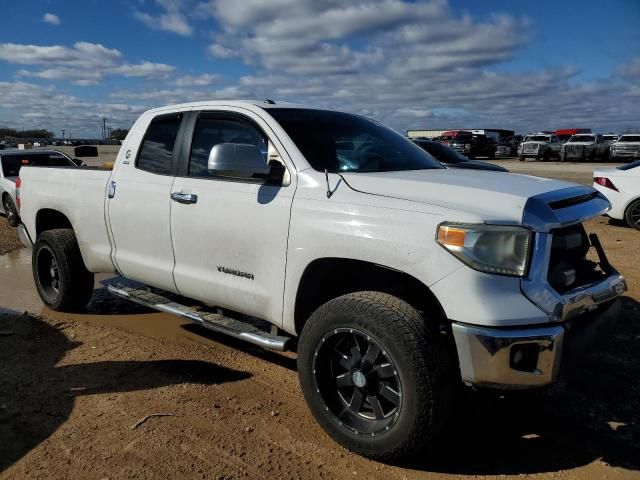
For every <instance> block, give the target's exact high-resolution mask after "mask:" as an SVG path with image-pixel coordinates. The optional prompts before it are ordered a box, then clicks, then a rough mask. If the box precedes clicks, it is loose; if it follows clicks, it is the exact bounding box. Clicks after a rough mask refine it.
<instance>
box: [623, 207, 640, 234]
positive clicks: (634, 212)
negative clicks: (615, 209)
mask: <svg viewBox="0 0 640 480" xmlns="http://www.w3.org/2000/svg"><path fill="white" fill-rule="evenodd" d="M625 220H626V221H627V224H628V225H629V226H630V227H631V228H635V229H636V230H640V199H638V200H636V201H634V202H632V203H631V205H629V206H628V207H627V211H626V213H625Z"/></svg>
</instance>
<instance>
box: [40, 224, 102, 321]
mask: <svg viewBox="0 0 640 480" xmlns="http://www.w3.org/2000/svg"><path fill="white" fill-rule="evenodd" d="M31 265H32V269H33V279H34V281H35V284H36V288H37V289H38V294H39V295H40V298H41V299H42V301H43V302H44V303H45V305H47V306H48V307H49V308H51V309H52V310H56V311H63V312H64V311H66V312H74V311H78V310H82V309H83V308H84V307H86V306H87V304H88V303H89V300H90V299H91V295H92V294H93V281H94V278H93V273H91V272H89V271H88V270H87V268H86V267H85V265H84V261H83V260H82V255H81V254H80V249H79V248H78V242H77V240H76V236H75V234H74V233H73V230H71V229H67V228H64V229H55V230H47V231H45V232H43V233H41V234H40V235H38V238H37V240H36V243H35V245H34V247H33V253H32V259H31Z"/></svg>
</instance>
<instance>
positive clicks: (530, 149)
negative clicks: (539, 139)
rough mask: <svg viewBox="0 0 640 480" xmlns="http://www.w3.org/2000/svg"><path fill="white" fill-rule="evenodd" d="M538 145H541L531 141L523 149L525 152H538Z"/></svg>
mask: <svg viewBox="0 0 640 480" xmlns="http://www.w3.org/2000/svg"><path fill="white" fill-rule="evenodd" d="M538 147H539V145H537V144H535V143H529V144H525V145H524V146H523V147H522V151H523V152H524V153H538Z"/></svg>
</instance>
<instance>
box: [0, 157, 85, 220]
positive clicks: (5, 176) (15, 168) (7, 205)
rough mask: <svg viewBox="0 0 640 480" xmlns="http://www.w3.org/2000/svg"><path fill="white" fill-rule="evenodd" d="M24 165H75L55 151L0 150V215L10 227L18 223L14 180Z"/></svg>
mask: <svg viewBox="0 0 640 480" xmlns="http://www.w3.org/2000/svg"><path fill="white" fill-rule="evenodd" d="M25 165H33V166H41V167H75V166H76V163H74V161H73V160H71V159H70V158H69V157H67V156H66V155H65V154H63V153H62V152H58V151H55V150H17V149H16V150H0V213H1V214H3V215H4V216H5V217H7V222H9V225H11V226H12V227H17V226H18V224H19V223H20V216H19V215H18V211H19V207H20V206H19V205H18V202H17V200H16V180H17V179H18V174H19V173H20V169H21V168H22V167H23V166H25Z"/></svg>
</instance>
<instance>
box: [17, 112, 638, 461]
mask: <svg viewBox="0 0 640 480" xmlns="http://www.w3.org/2000/svg"><path fill="white" fill-rule="evenodd" d="M20 179H21V185H20V189H19V196H20V202H21V206H20V209H21V210H20V215H21V218H22V221H23V224H22V225H21V226H20V236H21V238H22V239H23V241H24V242H25V244H27V245H28V246H31V245H32V247H33V272H34V277H35V283H36V286H37V289H38V292H39V293H40V296H41V298H42V300H43V301H44V303H45V304H46V305H48V306H49V307H51V308H53V309H57V310H67V309H71V310H73V309H79V308H82V307H83V306H84V305H86V304H87V303H88V302H89V300H90V297H91V295H92V289H93V286H94V283H93V282H94V278H93V273H94V272H116V273H118V274H120V275H121V276H122V277H125V279H127V281H128V280H132V281H135V282H139V283H140V284H142V286H137V284H136V285H133V286H132V285H131V283H127V281H125V279H122V283H120V284H118V283H116V284H111V285H110V286H109V288H110V290H111V291H112V293H114V294H116V295H119V296H121V297H124V298H127V299H129V300H132V301H135V302H138V303H142V304H144V305H148V306H150V307H152V308H156V309H158V310H161V311H164V312H170V313H173V314H176V315H180V316H181V317H183V318H185V319H188V320H190V321H193V322H197V323H199V324H200V325H202V326H204V327H206V328H209V329H212V330H214V331H217V332H221V333H225V334H228V335H232V336H234V337H236V338H239V339H243V340H246V341H248V342H252V343H254V344H257V345H261V346H264V347H268V348H274V349H279V350H285V349H288V348H294V347H295V346H296V345H297V352H298V373H299V378H300V383H301V387H302V391H303V393H304V396H305V398H306V400H307V402H308V404H309V406H310V409H311V411H312V413H313V414H314V416H315V417H316V419H317V420H318V422H319V423H320V424H321V425H322V427H323V428H324V429H325V430H326V431H327V432H328V433H329V434H330V435H331V436H332V437H333V438H334V439H336V440H337V441H338V442H339V443H341V444H342V445H344V446H346V447H347V448H349V449H351V450H353V451H355V452H358V453H360V454H362V455H366V456H369V457H373V458H378V459H392V458H396V457H399V456H402V455H405V454H409V453H411V452H414V451H416V450H417V449H419V448H421V447H422V446H423V445H424V444H425V443H426V442H428V441H429V440H430V439H433V437H434V436H435V435H436V434H437V433H438V432H439V431H440V430H441V429H442V428H443V426H444V425H445V424H446V423H445V421H446V419H447V416H448V415H449V413H450V411H451V407H452V405H453V400H454V397H455V395H456V392H457V391H458V390H457V386H458V385H460V384H461V383H463V382H464V383H466V384H468V385H474V386H476V387H492V388H503V389H522V388H534V387H540V386H544V385H548V384H550V383H552V382H554V381H555V380H556V379H557V377H558V372H559V367H560V364H561V360H562V359H563V351H564V352H565V356H566V355H568V353H567V352H568V349H567V348H564V349H563V347H567V345H566V344H567V342H569V341H571V339H572V338H574V337H576V336H578V335H580V332H582V331H584V330H585V329H588V328H589V327H592V326H594V325H595V324H596V320H598V319H602V318H603V315H602V314H601V313H602V311H603V310H604V309H605V308H607V307H608V306H609V305H611V304H612V303H613V300H614V299H615V298H616V297H618V296H620V295H621V294H622V293H623V292H624V291H625V289H626V284H625V281H624V279H623V278H622V276H621V275H620V274H619V273H618V272H617V271H616V270H615V269H614V268H613V267H612V266H611V265H610V264H609V263H608V262H607V260H606V257H605V256H604V252H603V250H602V247H601V246H600V244H599V242H598V240H597V237H596V236H594V235H591V236H589V235H588V234H587V233H586V232H585V229H584V228H583V226H582V222H584V221H585V220H588V219H590V218H593V217H595V216H598V215H601V214H603V213H605V212H606V211H607V210H608V208H609V202H608V201H607V200H606V199H605V198H604V197H603V196H602V195H601V194H600V193H599V192H597V191H595V190H594V189H592V188H590V187H584V186H578V185H574V184H570V183H565V182H561V181H555V180H548V179H543V178H534V177H527V176H523V175H515V174H509V173H494V172H485V171H465V170H460V169H458V170H453V169H451V170H449V169H447V168H444V167H443V166H442V165H441V164H439V163H438V162H437V161H435V160H434V159H433V158H432V157H431V156H430V155H429V154H427V153H426V152H425V151H424V150H422V149H421V148H420V147H418V146H416V145H414V144H413V143H412V142H411V141H410V140H407V139H405V138H403V137H402V135H400V134H398V133H396V132H395V131H393V130H391V129H389V128H386V127H384V126H383V125H381V124H379V123H377V122H375V121H372V120H369V119H367V118H364V117H361V116H358V115H352V114H347V113H341V112H335V111H329V110H322V109H314V108H304V107H297V106H293V105H290V104H276V103H275V102H273V101H270V100H269V101H265V102H248V101H246V102H239V101H234V102H201V103H191V104H184V105H177V106H171V107H166V108H160V109H156V110H150V111H148V112H146V113H144V114H143V115H142V116H141V117H140V118H139V119H138V120H137V121H136V123H135V124H134V126H133V127H132V129H131V131H130V132H129V135H128V136H127V138H126V140H125V141H124V143H123V145H122V148H121V150H120V153H119V155H118V158H117V161H116V164H115V167H114V168H113V171H104V170H98V169H90V168H81V169H67V170H62V169H55V168H51V169H49V168H47V169H45V168H37V167H26V168H23V169H22V171H21V175H20ZM589 250H591V251H593V250H595V251H596V252H597V254H596V255H595V258H597V257H598V255H599V258H600V260H599V261H597V262H594V261H590V260H588V259H587V252H588V251H589ZM256 318H258V319H261V320H262V321H264V323H266V324H271V325H272V326H275V328H271V330H269V331H267V329H265V328H261V327H260V325H259V322H256V321H255V319H256Z"/></svg>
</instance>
